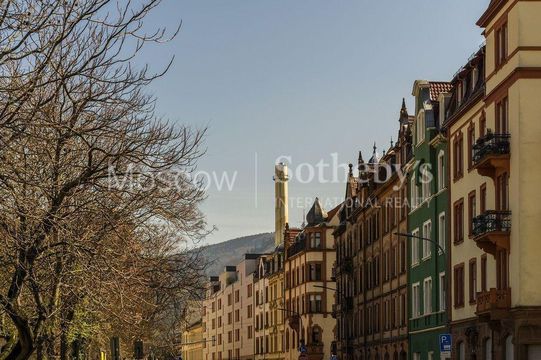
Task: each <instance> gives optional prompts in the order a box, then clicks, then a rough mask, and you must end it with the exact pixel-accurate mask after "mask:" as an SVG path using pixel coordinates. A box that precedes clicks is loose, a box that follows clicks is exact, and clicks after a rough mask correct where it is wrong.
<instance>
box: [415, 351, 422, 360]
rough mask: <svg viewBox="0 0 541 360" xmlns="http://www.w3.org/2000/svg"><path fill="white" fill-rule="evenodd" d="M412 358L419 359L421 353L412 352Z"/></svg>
mask: <svg viewBox="0 0 541 360" xmlns="http://www.w3.org/2000/svg"><path fill="white" fill-rule="evenodd" d="M413 360H421V353H419V352H416V353H413Z"/></svg>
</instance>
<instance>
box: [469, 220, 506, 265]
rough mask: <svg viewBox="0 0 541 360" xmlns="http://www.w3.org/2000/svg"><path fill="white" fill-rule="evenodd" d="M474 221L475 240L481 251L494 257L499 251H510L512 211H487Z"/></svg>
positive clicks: (473, 233) (473, 232)
mask: <svg viewBox="0 0 541 360" xmlns="http://www.w3.org/2000/svg"><path fill="white" fill-rule="evenodd" d="M472 221H473V224H472V235H473V240H474V241H475V242H476V244H477V246H478V247H479V248H480V249H482V250H483V251H485V252H487V253H489V254H492V255H495V254H496V251H497V250H498V249H505V250H507V251H509V250H510V242H509V234H510V232H511V212H510V211H495V210H490V211H485V212H484V213H483V214H481V215H479V216H477V217H475V218H474V219H473V220H472Z"/></svg>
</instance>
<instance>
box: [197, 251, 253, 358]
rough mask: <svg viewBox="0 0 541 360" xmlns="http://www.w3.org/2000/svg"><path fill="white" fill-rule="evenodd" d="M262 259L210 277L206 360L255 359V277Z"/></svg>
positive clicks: (205, 324)
mask: <svg viewBox="0 0 541 360" xmlns="http://www.w3.org/2000/svg"><path fill="white" fill-rule="evenodd" d="M259 257H260V255H257V254H245V255H244V260H243V261H242V262H241V263H240V264H238V265H237V266H226V268H225V271H224V272H223V273H222V274H220V276H219V277H211V278H210V282H209V286H208V290H207V296H206V299H205V301H204V302H203V328H204V334H205V335H204V340H205V347H204V351H203V355H204V360H226V359H235V360H251V359H254V345H255V343H254V305H255V297H254V288H253V287H254V276H255V272H256V269H257V265H258V261H259Z"/></svg>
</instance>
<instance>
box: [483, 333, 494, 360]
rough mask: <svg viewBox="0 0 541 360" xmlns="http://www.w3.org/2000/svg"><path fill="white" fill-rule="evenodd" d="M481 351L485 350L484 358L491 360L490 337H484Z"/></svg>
mask: <svg viewBox="0 0 541 360" xmlns="http://www.w3.org/2000/svg"><path fill="white" fill-rule="evenodd" d="M483 351H484V352H485V360H492V339H491V338H487V339H485V342H484V346H483Z"/></svg>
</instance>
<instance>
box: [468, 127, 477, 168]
mask: <svg viewBox="0 0 541 360" xmlns="http://www.w3.org/2000/svg"><path fill="white" fill-rule="evenodd" d="M475 140H476V139H475V126H474V125H473V123H472V124H470V127H469V128H468V169H471V168H472V167H473V146H474V145H475Z"/></svg>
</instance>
